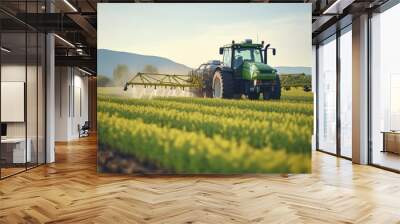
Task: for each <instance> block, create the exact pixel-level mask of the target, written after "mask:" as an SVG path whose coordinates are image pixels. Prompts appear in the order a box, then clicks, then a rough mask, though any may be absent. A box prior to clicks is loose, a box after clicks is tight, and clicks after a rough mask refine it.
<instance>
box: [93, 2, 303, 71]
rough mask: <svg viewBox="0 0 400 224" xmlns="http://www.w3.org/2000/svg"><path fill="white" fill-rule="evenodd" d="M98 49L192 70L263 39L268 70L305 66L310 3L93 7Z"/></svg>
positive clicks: (116, 4) (112, 4)
mask: <svg viewBox="0 0 400 224" xmlns="http://www.w3.org/2000/svg"><path fill="white" fill-rule="evenodd" d="M97 26H98V48H101V49H110V50H117V51H124V52H132V53H138V54H144V55H155V56H161V57H166V58H169V59H171V60H174V61H176V62H178V63H182V64H185V65H188V66H191V67H197V66H198V65H200V64H201V63H203V62H206V61H207V60H211V59H221V56H220V55H219V54H218V48H219V47H220V46H223V45H224V44H227V43H230V42H231V41H232V40H235V41H237V42H238V41H242V40H244V39H246V38H251V39H253V41H257V38H258V41H259V42H261V40H265V42H266V43H270V44H271V46H272V47H275V48H277V55H276V56H274V57H272V56H271V57H269V59H270V60H269V64H271V65H273V66H308V67H311V5H310V4H262V3H252V4H248V3H244V4H238V3H235V4H226V3H223V4H222V3H215V4H157V3H143V4H129V3H111V4H110V3H103V4H98V24H97Z"/></svg>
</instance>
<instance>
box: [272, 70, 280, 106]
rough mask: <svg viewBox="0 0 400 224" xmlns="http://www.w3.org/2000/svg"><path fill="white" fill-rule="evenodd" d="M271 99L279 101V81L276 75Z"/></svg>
mask: <svg viewBox="0 0 400 224" xmlns="http://www.w3.org/2000/svg"><path fill="white" fill-rule="evenodd" d="M271 98H272V99H274V100H280V99H281V79H280V78H279V75H276V80H275V86H274V90H273V91H272V94H271Z"/></svg>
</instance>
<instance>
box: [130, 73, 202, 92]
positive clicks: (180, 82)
mask: <svg viewBox="0 0 400 224" xmlns="http://www.w3.org/2000/svg"><path fill="white" fill-rule="evenodd" d="M128 86H132V87H133V86H144V87H147V86H149V87H151V86H153V87H157V86H160V87H171V88H185V87H187V88H196V89H200V88H202V79H201V77H200V76H198V75H196V74H195V73H193V72H190V73H189V74H188V75H175V74H159V73H145V72H138V73H137V74H136V75H135V76H134V77H133V78H132V79H131V80H129V81H128V82H126V83H125V88H124V90H125V91H126V90H128Z"/></svg>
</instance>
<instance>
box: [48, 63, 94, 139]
mask: <svg viewBox="0 0 400 224" xmlns="http://www.w3.org/2000/svg"><path fill="white" fill-rule="evenodd" d="M83 75H84V74H83V73H82V72H80V71H79V70H77V69H76V68H72V67H56V84H55V85H56V93H55V120H56V121H55V123H56V132H55V140H56V141H70V140H73V139H77V138H79V132H78V125H81V126H82V125H83V124H84V122H85V121H87V120H88V78H87V77H86V76H83Z"/></svg>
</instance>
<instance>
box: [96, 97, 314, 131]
mask: <svg viewBox="0 0 400 224" xmlns="http://www.w3.org/2000/svg"><path fill="white" fill-rule="evenodd" d="M98 100H99V102H112V103H118V104H125V105H134V106H151V107H156V108H159V109H160V110H178V111H181V112H199V113H202V114H208V115H214V116H219V117H230V118H235V119H246V120H252V121H268V120H273V121H275V122H278V123H281V122H285V121H287V122H290V123H295V124H297V125H300V126H303V125H306V126H309V125H311V124H312V121H313V118H312V116H309V115H304V114H292V113H280V112H272V111H271V112H263V111H255V110H246V109H240V108H234V107H213V106H204V105H202V106H193V105H191V104H188V103H182V102H174V101H168V102H165V101H164V100H156V99H153V100H148V99H127V98H116V97H113V98H110V97H99V98H98Z"/></svg>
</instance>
